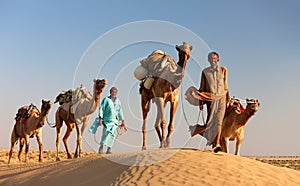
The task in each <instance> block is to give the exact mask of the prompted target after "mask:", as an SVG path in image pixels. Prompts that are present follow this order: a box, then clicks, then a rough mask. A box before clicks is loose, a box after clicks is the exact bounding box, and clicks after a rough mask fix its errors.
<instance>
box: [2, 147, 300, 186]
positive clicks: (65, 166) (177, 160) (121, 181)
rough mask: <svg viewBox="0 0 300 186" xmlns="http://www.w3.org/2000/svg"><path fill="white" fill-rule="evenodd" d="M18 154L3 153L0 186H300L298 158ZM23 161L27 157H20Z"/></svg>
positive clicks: (186, 151)
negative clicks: (298, 185) (10, 159)
mask: <svg viewBox="0 0 300 186" xmlns="http://www.w3.org/2000/svg"><path fill="white" fill-rule="evenodd" d="M17 152H18V151H17V150H15V151H14V153H13V156H12V161H11V164H7V160H8V153H9V149H1V150H0V185H31V184H34V185H53V184H65V185H72V184H76V185H87V184H89V185H144V184H150V185H152V184H159V185H182V184H187V185H198V184H202V185H203V184H204V185H206V184H211V183H214V185H236V184H242V185H244V184H250V185H257V184H258V185H262V184H263V185H266V184H271V185H272V184H275V185H296V184H300V171H299V170H300V157H299V156H292V157H287V156H284V157H275V156H270V157H253V156H252V157H243V156H236V155H232V154H226V153H223V152H219V153H212V152H211V151H208V150H198V149H191V148H182V149H175V148H174V149H172V148H170V149H151V150H145V151H136V152H124V153H113V154H109V155H106V154H105V155H99V154H97V153H96V152H85V151H84V152H83V156H82V157H80V158H76V159H74V158H73V159H67V156H66V152H65V151H59V157H60V159H61V161H56V151H55V150H44V151H43V153H42V157H43V162H41V163H40V162H38V150H31V151H30V152H29V154H28V157H29V159H28V162H27V163H24V162H21V163H19V162H18V160H17ZM22 160H23V161H24V154H22Z"/></svg>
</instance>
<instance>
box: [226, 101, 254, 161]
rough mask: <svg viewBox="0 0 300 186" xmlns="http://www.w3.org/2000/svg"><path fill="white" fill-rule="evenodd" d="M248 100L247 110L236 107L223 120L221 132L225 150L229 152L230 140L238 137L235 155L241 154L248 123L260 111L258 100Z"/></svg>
mask: <svg viewBox="0 0 300 186" xmlns="http://www.w3.org/2000/svg"><path fill="white" fill-rule="evenodd" d="M246 102H247V106H246V109H245V111H242V110H241V109H240V107H234V109H231V111H229V113H228V114H227V115H226V117H225V118H224V120H223V126H222V133H221V147H222V151H223V152H226V153H228V152H229V149H228V144H229V141H233V140H235V139H236V145H235V155H238V156H239V155H240V148H241V145H242V142H243V139H244V132H245V126H246V123H247V122H248V121H249V119H250V118H251V117H252V116H253V115H254V114H255V113H256V112H257V111H258V107H259V101H258V100H255V99H246ZM240 105H241V104H240Z"/></svg>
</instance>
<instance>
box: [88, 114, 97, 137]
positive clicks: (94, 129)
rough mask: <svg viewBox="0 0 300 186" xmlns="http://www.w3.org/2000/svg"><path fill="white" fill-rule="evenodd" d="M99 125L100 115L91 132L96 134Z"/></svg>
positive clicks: (90, 129)
mask: <svg viewBox="0 0 300 186" xmlns="http://www.w3.org/2000/svg"><path fill="white" fill-rule="evenodd" d="M98 127H99V117H96V118H95V121H94V123H93V124H92V125H91V127H90V128H89V133H92V134H96V132H97V129H98Z"/></svg>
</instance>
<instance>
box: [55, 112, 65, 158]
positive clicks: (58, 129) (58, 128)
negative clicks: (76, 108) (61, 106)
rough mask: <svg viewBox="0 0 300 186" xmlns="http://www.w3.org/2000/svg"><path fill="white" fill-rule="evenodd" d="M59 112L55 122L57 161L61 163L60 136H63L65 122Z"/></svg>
mask: <svg viewBox="0 0 300 186" xmlns="http://www.w3.org/2000/svg"><path fill="white" fill-rule="evenodd" d="M58 112H59V111H57V112H56V116H55V120H56V121H55V122H56V161H60V158H59V156H58V151H59V139H60V134H61V129H62V128H61V127H62V124H63V120H62V119H61V118H60V117H59V113H58Z"/></svg>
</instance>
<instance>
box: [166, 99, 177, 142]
mask: <svg viewBox="0 0 300 186" xmlns="http://www.w3.org/2000/svg"><path fill="white" fill-rule="evenodd" d="M177 106H178V100H177V101H174V102H173V103H172V102H171V107H170V122H169V126H168V135H167V140H166V143H167V144H166V146H167V147H170V137H171V134H172V132H173V131H174V117H175V113H176V110H177Z"/></svg>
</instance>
